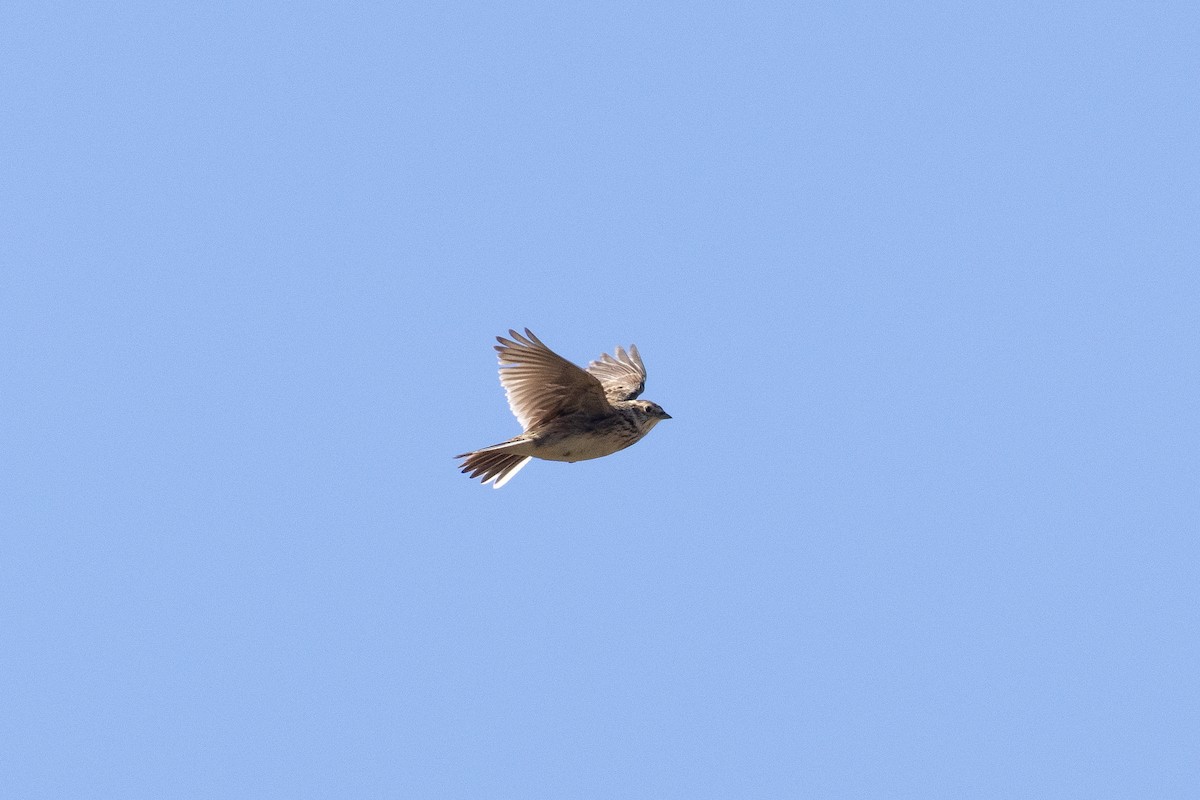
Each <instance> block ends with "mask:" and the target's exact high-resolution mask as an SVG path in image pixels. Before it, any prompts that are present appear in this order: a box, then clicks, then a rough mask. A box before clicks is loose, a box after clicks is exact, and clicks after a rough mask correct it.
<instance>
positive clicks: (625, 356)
mask: <svg viewBox="0 0 1200 800" xmlns="http://www.w3.org/2000/svg"><path fill="white" fill-rule="evenodd" d="M613 352H614V353H616V354H617V355H616V357H613V356H610V355H609V354H608V353H605V354H604V355H602V356H600V358H598V359H596V360H595V361H593V362H592V363H590V364H588V368H587V371H588V372H590V373H591V374H592V375H595V376H596V378H597V379H599V381H600V383H601V385H603V386H604V396H605V397H606V398H607V399H608V402H610V403H615V402H618V401H621V400H633V399H634V398H636V397H637V396H638V395H639V394H641V393H642V390H643V389H645V388H646V365H645V364H643V363H642V357H641V355H640V354H639V353H638V349H637V345H636V344H634V345H630V346H629V352H625V349H624V348H622V347H621V346H620V345H618V346H617V349H616V350H614V351H613Z"/></svg>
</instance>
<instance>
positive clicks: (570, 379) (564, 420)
mask: <svg viewBox="0 0 1200 800" xmlns="http://www.w3.org/2000/svg"><path fill="white" fill-rule="evenodd" d="M509 335H510V336H511V337H512V339H511V340H510V339H505V338H502V337H499V336H498V337H496V339H497V341H499V342H500V344H499V346H497V347H496V350H497V352H498V353H499V359H500V383H501V385H502V386H504V389H505V391H506V392H507V394H508V403H509V407H510V408H511V409H512V411H513V413H514V414H515V415H516V417H517V419H518V420H519V421H520V422H521V424H522V426H523V427H524V428H525V432H524V433H522V434H521V435H520V436H515V437H513V438H512V439H509V440H508V441H506V442H501V443H500V444H494V445H492V446H491V447H485V448H483V449H481V450H475V451H473V452H470V453H463V454H462V455H459V456H455V458H461V459H464V460H463V463H462V471H463V472H464V473H470V476H471V477H472V478H476V477H478V478H481V479H482V480H483V482H484V483H492V484H493V485H494V486H495V487H496V488H497V489H499V488H500V487H501V486H503V485H504V484H505V483H507V482H508V481H509V480H511V479H512V477H513V476H514V475H516V474H517V472H518V471H519V470H520V469H521V468H522V467H524V466H525V465H526V464H527V463H529V460H530V459H531V458H541V459H545V460H547V461H586V460H588V459H591V458H602V457H603V456H607V455H612V454H613V453H615V452H617V451H618V450H624V449H625V448H626V447H629V446H630V445H631V444H633V443H635V442H637V441H638V440H639V439H641V438H642V437H643V436H645V435H646V434H647V433H649V432H650V430H651V429H652V428H653V427H654V426H655V425H657V424H658V423H659V422H661V421H662V420H664V419H670V418H671V417H670V415H668V414H667V413H666V412H665V411H663V410H662V408H660V407H659V406H658V405H657V404H655V403H651V402H649V401H646V400H637V399H636V398H637V396H638V395H639V394H641V391H642V387H643V386H644V385H645V380H646V368H645V366H644V365H643V364H642V359H641V356H640V355H639V354H638V351H637V347H636V346H633V347H630V349H629V351H628V352H626V351H625V350H624V349H623V348H620V347H618V348H617V349H616V354H617V355H616V358H614V357H612V356H610V355H608V354H605V355H603V356H601V357H600V359H599V360H597V361H593V362H592V363H591V364H589V365H588V368H587V369H586V370H583V369H581V368H579V367H577V366H575V365H574V364H572V363H571V362H570V361H567V360H566V359H565V358H563V357H562V356H560V355H558V354H557V353H555V352H554V351H553V350H551V349H550V348H548V347H546V345H545V344H543V343H542V342H541V340H539V339H538V338H537V337H536V336H534V335H533V333H532V332H531V331H530V330H529V329H528V328H526V329H525V334H524V336H522V335H521V334H519V333H517V332H516V331H509Z"/></svg>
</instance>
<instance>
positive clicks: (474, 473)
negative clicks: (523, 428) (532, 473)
mask: <svg viewBox="0 0 1200 800" xmlns="http://www.w3.org/2000/svg"><path fill="white" fill-rule="evenodd" d="M514 444H517V443H515V442H503V443H501V444H494V445H492V446H491V447H485V448H483V449H482V450H475V451H474V452H471V453H463V454H461V455H457V456H455V458H461V459H463V463H462V471H463V473H464V474H466V473H470V477H472V478H479V479H480V480H482V481H483V482H484V484H488V483H490V484H492V488H494V489H499V488H500V487H501V486H503V485H504V484H506V483H508V482H509V481H511V480H512V479H513V476H514V475H516V474H517V473H518V472H520V471H521V467H523V466H525V465H526V464H528V463H529V460H530V459H531V458H533V456H526V455H521V454H519V453H513V452H512V451H511V449H510V448H511V447H512V446H513V445H514ZM522 444H523V443H522Z"/></svg>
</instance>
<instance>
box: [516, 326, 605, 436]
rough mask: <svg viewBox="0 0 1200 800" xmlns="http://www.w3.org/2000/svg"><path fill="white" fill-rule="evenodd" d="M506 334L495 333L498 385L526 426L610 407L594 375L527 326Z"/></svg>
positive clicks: (593, 412)
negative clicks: (498, 370)
mask: <svg viewBox="0 0 1200 800" xmlns="http://www.w3.org/2000/svg"><path fill="white" fill-rule="evenodd" d="M508 335H509V336H511V337H512V338H511V339H505V338H504V337H503V336H497V337H496V341H498V342H499V343H500V344H498V345H496V352H497V353H498V354H499V358H500V385H501V386H503V387H504V392H505V394H506V395H508V407H509V408H511V409H512V412H513V414H515V415H516V417H517V420H518V421H519V422H520V423H521V426H522V427H523V428H524V429H525V430H529V429H530V428H532V427H535V426H537V425H541V424H542V423H544V422H546V421H548V420H551V419H553V418H555V417H557V416H559V415H560V414H573V413H577V412H579V413H584V414H589V415H593V416H599V415H601V414H605V413H608V412H610V411H612V408H611V407H610V406H609V404H608V401H607V400H605V398H604V387H603V386H601V384H600V380H599V379H598V378H597V377H596V376H595V375H592V374H590V373H588V372H585V371H584V370H582V369H580V368H579V367H577V366H575V365H574V364H572V363H571V362H570V361H567V360H566V359H565V358H563V357H562V356H560V355H559V354H558V353H555V352H554V351H553V350H551V349H550V348H549V347H546V345H545V344H543V343H542V341H541V340H540V339H538V338H537V337H536V336H534V335H533V332H532V331H530V330H529V329H528V328H526V329H525V334H524V335H521V334H519V333H517V332H516V331H514V330H510V331H509V332H508Z"/></svg>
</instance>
